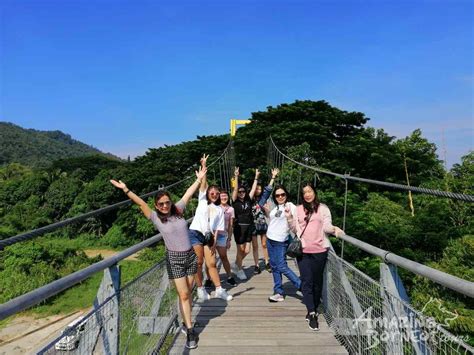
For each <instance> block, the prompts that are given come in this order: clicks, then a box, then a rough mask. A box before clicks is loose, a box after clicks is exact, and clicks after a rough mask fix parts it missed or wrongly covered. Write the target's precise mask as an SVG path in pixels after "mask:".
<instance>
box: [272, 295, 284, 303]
mask: <svg viewBox="0 0 474 355" xmlns="http://www.w3.org/2000/svg"><path fill="white" fill-rule="evenodd" d="M268 300H269V301H270V302H283V301H284V300H285V297H284V296H283V295H280V294H279V293H275V294H274V295H272V296H270V297H268Z"/></svg>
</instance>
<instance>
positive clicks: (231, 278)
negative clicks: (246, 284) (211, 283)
mask: <svg viewBox="0 0 474 355" xmlns="http://www.w3.org/2000/svg"><path fill="white" fill-rule="evenodd" d="M227 283H228V284H229V285H231V286H235V285H237V282H235V279H234V278H233V277H229V278H228V279H227Z"/></svg>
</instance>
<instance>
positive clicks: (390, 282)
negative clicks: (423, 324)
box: [380, 262, 430, 354]
mask: <svg viewBox="0 0 474 355" xmlns="http://www.w3.org/2000/svg"><path fill="white" fill-rule="evenodd" d="M380 288H381V290H380V291H381V295H382V298H383V316H384V325H385V332H386V333H387V334H386V335H387V342H385V344H386V345H387V353H392V354H395V353H396V354H399V353H400V354H402V353H403V348H404V344H403V343H404V341H407V340H408V339H409V341H410V342H411V343H412V346H413V350H414V352H415V353H416V354H429V353H430V352H429V350H428V348H427V347H426V344H425V342H424V341H423V340H422V339H421V332H420V329H419V327H418V325H417V321H416V315H413V314H411V313H409V308H408V307H406V306H405V305H404V304H403V303H402V302H401V301H400V300H402V301H404V302H406V303H407V304H410V298H409V297H408V294H407V292H406V290H405V287H404V286H403V282H402V280H401V278H400V276H399V275H398V270H397V267H396V266H395V265H392V264H385V263H383V262H382V263H380ZM412 328H413V329H412Z"/></svg>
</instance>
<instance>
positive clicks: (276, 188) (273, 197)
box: [272, 185, 290, 206]
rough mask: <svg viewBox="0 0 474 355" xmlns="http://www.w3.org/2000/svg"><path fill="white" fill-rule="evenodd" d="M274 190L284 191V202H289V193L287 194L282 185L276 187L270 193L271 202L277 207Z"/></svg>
mask: <svg viewBox="0 0 474 355" xmlns="http://www.w3.org/2000/svg"><path fill="white" fill-rule="evenodd" d="M276 190H283V191H285V195H286V200H285V203H287V202H288V201H289V200H290V193H289V192H288V190H287V189H286V188H285V186H283V185H278V186H276V187H275V188H274V189H273V192H272V200H273V202H274V203H275V205H277V206H278V202H277V200H276V197H275V195H276Z"/></svg>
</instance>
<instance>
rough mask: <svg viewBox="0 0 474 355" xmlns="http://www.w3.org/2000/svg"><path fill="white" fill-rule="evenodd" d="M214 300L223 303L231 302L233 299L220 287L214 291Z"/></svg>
mask: <svg viewBox="0 0 474 355" xmlns="http://www.w3.org/2000/svg"><path fill="white" fill-rule="evenodd" d="M214 298H220V299H222V300H224V301H232V299H233V298H234V297H232V296H231V295H229V294H228V293H227V291H226V290H225V289H223V288H222V287H220V288H218V289H216V293H215V294H214Z"/></svg>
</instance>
